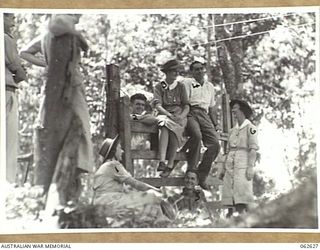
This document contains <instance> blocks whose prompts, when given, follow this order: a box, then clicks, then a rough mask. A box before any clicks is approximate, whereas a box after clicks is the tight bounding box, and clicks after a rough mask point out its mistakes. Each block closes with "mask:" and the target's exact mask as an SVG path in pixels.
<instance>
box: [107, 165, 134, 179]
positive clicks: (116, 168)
mask: <svg viewBox="0 0 320 250" xmlns="http://www.w3.org/2000/svg"><path fill="white" fill-rule="evenodd" d="M112 170H113V175H114V179H115V180H116V181H119V182H120V183H124V182H125V181H126V179H127V178H130V177H131V174H130V173H129V172H128V171H127V170H126V169H125V168H124V166H123V165H122V164H121V163H120V162H116V161H115V162H114V164H113V166H112Z"/></svg>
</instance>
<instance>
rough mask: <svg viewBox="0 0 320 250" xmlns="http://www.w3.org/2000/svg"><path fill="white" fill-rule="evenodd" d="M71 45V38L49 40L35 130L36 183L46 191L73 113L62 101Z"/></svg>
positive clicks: (63, 37) (66, 36) (62, 37)
mask: <svg viewBox="0 0 320 250" xmlns="http://www.w3.org/2000/svg"><path fill="white" fill-rule="evenodd" d="M71 44H72V37H71V36H68V35H65V36H61V37H54V38H52V41H51V48H50V54H51V58H50V61H49V63H48V64H49V66H48V77H47V82H46V86H45V93H44V95H45V99H44V103H43V106H42V110H43V111H44V117H43V119H42V120H43V123H42V124H41V125H42V126H41V127H38V128H37V129H36V131H35V168H36V172H35V183H36V184H38V185H44V188H45V191H47V190H48V188H49V185H50V183H51V180H52V177H53V173H54V170H55V166H56V163H57V159H58V155H59V152H60V149H61V147H62V145H63V141H64V138H65V136H66V134H67V132H68V128H69V124H70V123H71V119H72V111H71V109H70V108H69V107H68V104H67V103H66V102H65V101H64V100H63V93H64V90H65V88H66V85H67V77H68V76H67V67H68V63H69V61H70V58H71V54H72V49H71V48H72V46H71ZM40 112H41V111H40Z"/></svg>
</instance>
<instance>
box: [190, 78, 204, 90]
mask: <svg viewBox="0 0 320 250" xmlns="http://www.w3.org/2000/svg"><path fill="white" fill-rule="evenodd" d="M191 79H192V83H191V85H192V88H194V89H196V88H199V87H203V86H205V85H206V84H207V83H208V81H207V80H204V81H203V84H202V85H201V84H200V83H199V82H198V81H197V80H196V79H194V78H191Z"/></svg>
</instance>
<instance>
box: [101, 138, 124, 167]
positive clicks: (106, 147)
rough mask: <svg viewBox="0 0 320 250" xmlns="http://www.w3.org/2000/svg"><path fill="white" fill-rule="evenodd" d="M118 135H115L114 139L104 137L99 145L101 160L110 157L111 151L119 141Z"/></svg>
mask: <svg viewBox="0 0 320 250" xmlns="http://www.w3.org/2000/svg"><path fill="white" fill-rule="evenodd" d="M119 138H120V137H119V135H117V136H116V137H115V138H114V139H111V138H106V139H105V140H104V141H103V142H102V145H101V147H100V150H99V155H101V156H102V157H103V162H105V161H106V160H107V159H109V158H111V156H112V155H111V152H113V151H114V150H115V149H116V147H117V146H118V143H119Z"/></svg>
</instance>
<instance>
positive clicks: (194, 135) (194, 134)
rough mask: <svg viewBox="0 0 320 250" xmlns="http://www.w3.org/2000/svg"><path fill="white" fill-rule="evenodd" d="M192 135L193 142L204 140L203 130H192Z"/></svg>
mask: <svg viewBox="0 0 320 250" xmlns="http://www.w3.org/2000/svg"><path fill="white" fill-rule="evenodd" d="M189 135H190V139H191V140H192V144H193V143H201V141H202V134H201V131H198V130H197V131H192V132H190V133H189Z"/></svg>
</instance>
